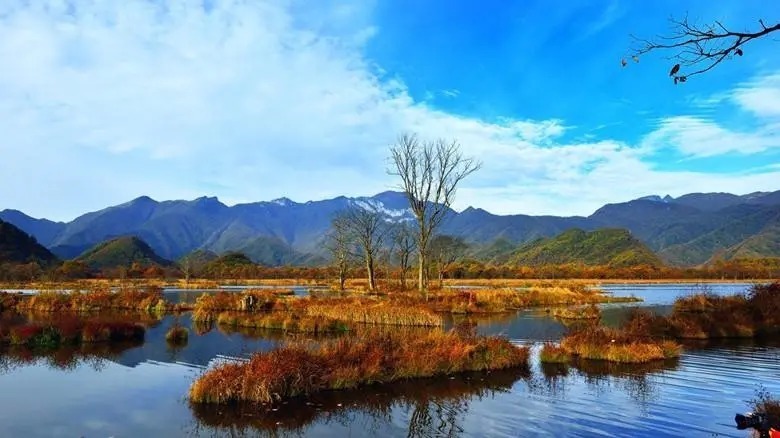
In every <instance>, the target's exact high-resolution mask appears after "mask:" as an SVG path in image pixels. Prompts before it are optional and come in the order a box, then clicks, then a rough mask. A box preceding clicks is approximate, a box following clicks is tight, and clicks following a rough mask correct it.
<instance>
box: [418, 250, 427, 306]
mask: <svg viewBox="0 0 780 438" xmlns="http://www.w3.org/2000/svg"><path fill="white" fill-rule="evenodd" d="M417 289H418V290H419V291H420V292H425V289H426V288H425V251H424V250H420V254H419V266H418V276H417ZM426 298H427V297H426Z"/></svg>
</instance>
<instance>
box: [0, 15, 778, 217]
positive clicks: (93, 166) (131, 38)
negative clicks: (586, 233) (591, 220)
mask: <svg viewBox="0 0 780 438" xmlns="http://www.w3.org/2000/svg"><path fill="white" fill-rule="evenodd" d="M30 3H32V4H31V5H28V2H23V1H21V0H11V1H10V3H9V2H3V6H0V59H5V60H14V62H10V63H4V65H3V68H2V69H0V132H2V133H3V135H2V137H1V138H0V154H2V159H1V160H0V187H14V189H13V190H3V191H2V192H0V208H19V209H22V210H24V211H26V212H28V213H31V214H33V215H38V216H49V217H53V218H55V219H70V218H72V217H74V216H75V215H76V214H78V213H82V212H84V211H87V210H92V209H97V208H102V207H104V206H106V205H109V204H115V203H119V202H123V201H126V200H128V199H130V198H132V197H135V196H138V195H141V194H148V195H151V196H152V197H154V198H155V199H172V198H190V199H191V198H194V197H197V196H200V195H218V196H219V197H220V198H221V199H223V200H224V201H228V202H247V201H254V200H263V199H274V198H279V197H282V196H287V197H289V198H292V199H294V200H296V201H305V200H308V199H319V198H324V197H330V196H336V195H340V194H347V195H368V194H372V193H376V192H379V191H382V190H386V189H388V188H391V187H393V186H394V184H395V181H394V180H393V179H392V178H391V177H389V176H388V175H387V174H386V172H385V169H386V168H387V166H388V164H389V163H388V162H387V146H388V145H389V144H390V143H391V142H392V141H393V140H394V139H395V138H396V136H397V135H398V133H400V132H403V131H416V132H419V133H420V134H421V136H423V137H427V138H433V137H439V136H441V137H446V138H457V139H458V140H459V141H460V142H461V144H462V145H463V147H464V149H465V151H466V153H468V154H471V155H474V156H476V157H478V158H479V159H480V160H482V161H483V162H484V167H483V169H482V170H481V171H480V172H479V173H477V174H475V175H474V176H473V177H472V178H470V179H469V180H467V181H466V185H464V187H463V190H462V191H461V193H460V197H459V201H458V204H457V205H456V206H457V207H459V208H463V207H465V206H467V205H475V206H479V207H483V208H486V209H488V210H491V211H494V212H497V213H520V212H522V213H530V214H539V213H556V214H575V213H576V214H588V213H590V212H592V210H593V209H595V208H597V207H598V206H599V205H601V204H603V203H605V202H614V201H619V200H623V199H626V198H630V197H634V196H639V195H645V194H648V193H666V192H669V193H672V194H680V193H682V192H685V191H692V190H731V188H732V187H733V188H734V189H733V190H735V191H738V190H740V189H742V188H744V191H753V190H756V189H759V188H761V189H769V188H775V187H773V184H776V183H772V181H778V180H780V178H778V176H779V175H778V173H777V172H774V173H765V174H761V175H752V176H744V175H733V176H728V175H724V176H713V175H708V174H694V173H671V172H659V171H655V170H653V169H652V168H651V167H650V165H648V164H646V163H645V162H643V159H644V155H643V154H645V153H647V151H648V150H647V148H632V147H629V145H626V144H624V143H621V142H617V141H611V140H604V141H594V142H590V143H582V144H568V143H566V142H562V141H561V138H562V136H563V134H564V133H565V132H566V129H567V127H566V126H565V124H564V122H563V121H560V120H514V119H503V120H498V121H494V122H488V121H484V120H480V119H476V118H469V117H463V116H459V115H454V114H451V113H447V112H444V111H441V110H439V109H436V108H433V107H432V106H430V105H428V104H427V103H426V102H416V101H415V100H414V99H413V98H412V97H411V96H410V95H409V93H408V92H407V90H406V88H405V86H404V84H403V82H402V79H403V78H394V77H388V76H387V74H386V73H385V72H383V71H382V70H381V69H380V67H379V66H375V65H373V64H372V63H370V62H368V61H367V60H366V59H365V58H364V56H363V55H362V47H363V45H364V44H365V43H366V41H367V39H369V38H371V37H372V35H374V34H375V33H376V32H381V29H377V28H376V27H374V26H373V24H372V23H371V20H370V13H369V12H370V4H367V3H364V2H360V1H355V2H352V3H343V2H340V3H339V4H338V5H337V6H332V5H330V6H328V5H326V6H321V5H320V6H318V7H317V9H316V10H314V11H312V10H309V9H308V8H306V7H304V5H303V4H302V3H299V2H295V1H285V2H276V1H270V0H268V1H254V2H244V1H239V0H217V1H215V2H214V4H213V7H212V8H211V9H210V10H208V11H206V10H204V9H203V7H202V6H201V4H200V2H192V1H189V0H168V1H159V2H146V1H137V2H98V1H84V2H78V3H75V2H74V3H72V4H73V5H75V6H74V7H72V8H71V9H68V7H67V6H66V5H67V3H66V2H60V1H55V0H46V1H44V0H42V1H38V2H30ZM318 5H319V3H318ZM3 8H5V9H3ZM322 8H325V9H323V10H320V9H322ZM746 99H747V100H746V102H748V103H746V105H751V103H750V102H755V99H752V98H750V97H746ZM752 108H756V109H758V110H759V111H762V112H763V113H766V112H767V111H770V112H771V109H770V110H767V107H760V106H755V105H754V106H752ZM653 135H655V137H652V136H653ZM729 136H730V137H729ZM724 138H725V140H724ZM651 140H652V141H653V142H656V143H663V142H667V143H669V144H672V145H673V146H675V147H680V148H686V150H688V151H689V153H691V154H698V155H701V154H702V153H704V154H706V153H708V152H707V151H712V149H711V148H712V147H714V148H716V149H717V150H719V151H721V152H719V153H722V151H728V150H733V148H736V147H739V148H741V150H742V151H746V150H753V151H759V150H764V149H767V148H769V147H774V144H772V143H771V142H770V141H768V140H766V139H759V140H756V139H754V138H753V137H752V135H751V134H744V133H742V134H740V133H733V132H730V131H724V130H723V128H720V127H719V126H718V125H716V124H715V123H713V122H709V121H705V120H698V119H695V118H684V117H683V118H676V119H674V120H670V121H669V123H666V124H662V125H661V127H660V128H659V131H657V132H656V133H653V134H651V139H650V140H648V141H651ZM731 140H733V141H731ZM713 142H714V146H713ZM705 143H710V145H709V146H705ZM737 143H739V145H736V144H737ZM733 144H734V145H733ZM729 145H732V146H729ZM746 148H747V149H746ZM772 178H774V180H773V179H772ZM675 189H676V190H675Z"/></svg>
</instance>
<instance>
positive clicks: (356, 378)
mask: <svg viewBox="0 0 780 438" xmlns="http://www.w3.org/2000/svg"><path fill="white" fill-rule="evenodd" d="M527 359H528V350H527V348H523V347H517V346H514V345H512V344H511V343H509V341H507V340H506V339H504V338H498V337H476V336H462V335H460V334H457V333H455V332H447V333H444V332H439V331H431V332H428V333H425V334H403V335H399V334H393V333H392V332H387V333H376V332H367V333H365V334H362V335H358V336H349V337H343V338H339V339H335V340H328V341H325V342H321V343H319V344H313V343H291V344H288V345H286V346H283V347H281V348H278V349H276V350H273V351H271V352H268V353H258V354H255V355H254V356H253V357H252V358H251V359H250V360H249V361H248V362H246V363H228V364H223V365H220V366H218V367H216V368H213V369H211V370H210V371H207V372H206V373H205V374H203V375H202V376H201V377H200V378H198V379H197V380H196V381H195V383H193V385H192V386H191V387H190V391H189V395H190V400H191V401H192V402H193V403H231V402H241V401H244V402H254V403H271V402H274V401H279V400H282V399H287V398H290V397H295V396H300V395H308V394H312V393H316V392H319V391H324V390H335V389H346V388H355V387H358V386H361V385H369V384H375V383H385V382H392V381H397V380H403V379H409V378H419V377H432V376H437V375H447V374H452V373H458V372H464V371H485V370H496V369H505V368H511V367H519V366H523V365H527Z"/></svg>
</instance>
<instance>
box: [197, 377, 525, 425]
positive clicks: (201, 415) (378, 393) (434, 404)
mask: <svg viewBox="0 0 780 438" xmlns="http://www.w3.org/2000/svg"><path fill="white" fill-rule="evenodd" d="M529 377H530V371H529V370H528V369H527V368H516V369H510V370H501V371H493V372H491V373H467V374H461V375H458V376H453V377H450V378H446V377H444V378H437V379H411V380H406V381H401V382H397V383H393V384H387V385H376V386H370V387H366V388H362V389H355V390H346V391H324V392H321V393H317V394H314V395H312V396H311V397H308V398H298V399H293V400H289V401H285V402H281V403H278V404H275V405H256V404H233V405H213V404H196V403H192V404H190V408H191V409H192V412H193V414H194V417H195V419H196V424H194V425H193V430H192V434H193V435H202V434H206V435H209V434H210V435H227V436H247V435H256V434H258V433H261V434H264V435H268V436H279V435H303V434H304V433H305V432H306V429H307V428H308V427H310V426H311V425H313V424H314V423H326V424H327V423H332V422H338V423H344V424H351V425H352V427H354V421H355V420H356V419H357V418H358V417H362V418H364V419H365V420H366V421H367V422H368V423H369V424H366V425H365V429H366V430H369V431H374V432H375V433H377V434H379V433H380V431H382V430H385V429H386V425H387V424H388V423H390V422H391V421H392V419H393V415H394V410H396V409H400V410H401V411H403V412H404V413H405V414H407V415H408V419H409V420H408V430H407V436H409V437H423V436H425V437H427V436H458V435H460V434H461V433H462V432H463V427H462V425H461V424H460V421H461V420H462V419H463V418H464V417H465V416H466V413H467V412H468V409H469V402H470V401H472V400H475V399H476V400H478V399H482V398H485V397H492V396H495V395H496V394H498V393H504V392H509V391H510V390H511V388H512V386H513V385H514V384H515V383H516V382H518V381H519V380H527V379H528V378H529Z"/></svg>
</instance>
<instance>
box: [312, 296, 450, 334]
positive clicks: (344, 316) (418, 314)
mask: <svg viewBox="0 0 780 438" xmlns="http://www.w3.org/2000/svg"><path fill="white" fill-rule="evenodd" d="M304 313H305V314H306V315H307V316H309V317H325V318H328V319H333V320H338V321H345V322H354V323H359V324H378V325H400V326H428V327H438V326H442V325H444V320H443V319H442V317H441V316H439V315H436V314H435V313H433V312H432V311H430V310H428V309H425V308H421V307H406V306H398V305H394V304H392V303H388V302H386V301H379V300H354V299H352V300H340V299H326V300H319V301H314V302H312V303H311V304H309V305H307V306H306V307H305V308H304Z"/></svg>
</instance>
